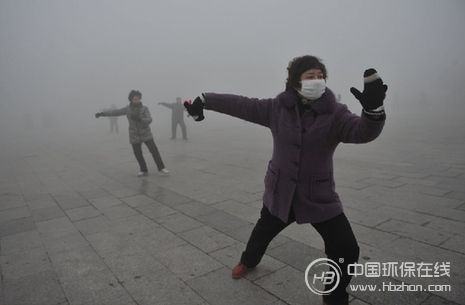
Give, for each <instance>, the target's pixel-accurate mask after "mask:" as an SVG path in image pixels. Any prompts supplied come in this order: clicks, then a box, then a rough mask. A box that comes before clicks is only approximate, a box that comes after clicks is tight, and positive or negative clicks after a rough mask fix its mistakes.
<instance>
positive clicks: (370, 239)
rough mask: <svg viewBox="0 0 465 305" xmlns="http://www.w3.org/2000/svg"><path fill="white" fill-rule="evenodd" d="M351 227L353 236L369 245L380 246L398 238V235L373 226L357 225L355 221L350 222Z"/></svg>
mask: <svg viewBox="0 0 465 305" xmlns="http://www.w3.org/2000/svg"><path fill="white" fill-rule="evenodd" d="M351 227H352V230H353V231H354V234H355V238H356V239H357V241H358V242H359V243H365V244H368V245H371V246H382V245H384V244H386V243H389V242H391V241H393V240H395V239H398V238H399V236H398V235H395V234H392V233H388V232H382V231H379V230H376V229H373V228H368V227H365V226H361V225H358V224H356V223H352V224H351Z"/></svg>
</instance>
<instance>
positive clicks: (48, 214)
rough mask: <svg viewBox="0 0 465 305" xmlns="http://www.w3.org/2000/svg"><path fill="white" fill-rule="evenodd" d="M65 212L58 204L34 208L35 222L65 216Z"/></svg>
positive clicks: (33, 216)
mask: <svg viewBox="0 0 465 305" xmlns="http://www.w3.org/2000/svg"><path fill="white" fill-rule="evenodd" d="M64 216H65V214H64V213H63V211H62V210H61V209H60V208H59V207H58V206H52V207H48V208H40V209H34V210H32V218H34V221H35V222H40V221H46V220H50V219H55V218H60V217H64Z"/></svg>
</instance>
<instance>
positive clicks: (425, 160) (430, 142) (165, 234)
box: [0, 117, 465, 305]
mask: <svg viewBox="0 0 465 305" xmlns="http://www.w3.org/2000/svg"><path fill="white" fill-rule="evenodd" d="M219 122H221V125H220V124H219ZM188 124H189V127H190V130H189V136H190V139H189V141H187V142H184V141H182V140H176V141H171V140H169V135H168V133H169V132H168V128H166V127H165V126H156V125H155V126H154V129H155V130H156V132H155V134H156V143H157V145H158V146H159V149H160V151H161V153H162V157H163V159H164V161H165V163H166V164H167V167H168V168H169V169H170V170H171V172H172V173H171V175H170V176H169V177H160V176H158V175H157V174H156V173H155V165H154V164H153V160H151V158H150V156H149V155H148V154H147V151H145V157H146V159H147V163H148V164H150V167H149V168H150V169H151V170H152V171H151V173H150V175H149V176H148V177H144V178H137V177H136V176H135V174H136V172H137V165H136V162H135V159H134V156H133V155H132V151H131V148H130V146H129V144H128V141H127V134H125V132H124V127H122V128H121V129H123V132H122V133H121V134H120V135H108V134H106V133H105V131H104V130H103V127H101V130H97V131H92V132H85V131H75V132H73V133H69V134H66V137H64V136H63V133H60V132H59V131H53V132H52V131H49V132H47V133H46V135H47V136H45V137H44V132H40V135H41V136H40V137H39V136H37V135H36V134H34V132H33V131H30V132H29V133H28V134H25V135H24V136H21V137H8V136H5V131H3V133H4V136H3V139H2V150H1V155H0V158H1V159H0V161H1V163H0V164H1V167H0V238H1V239H0V247H1V248H0V251H1V252H0V266H1V294H0V304H2V305H16V304H28V305H32V304H47V305H54V304H56V305H58V304H60V305H65V304H70V305H77V304H86V305H89V304H96V305H97V304H98V305H104V304H108V305H110V304H111V305H119V304H121V305H130V304H131V305H134V304H140V305H145V304H163V305H167V304H189V305H191V304H204V305H206V304H211V305H216V304H266V305H278V304H320V303H321V299H320V297H319V296H317V295H314V294H313V293H312V292H310V290H309V289H308V288H307V287H306V285H305V282H304V271H305V269H306V267H307V265H308V264H309V263H310V262H311V261H312V260H314V259H316V258H320V257H325V256H324V252H323V242H322V240H321V238H320V236H319V235H318V234H317V233H316V232H315V230H314V229H313V228H312V227H311V226H310V225H296V224H294V225H292V226H290V227H289V228H287V229H286V230H285V231H283V232H282V233H281V234H280V235H279V236H278V237H277V238H276V239H275V240H274V241H273V242H272V244H271V245H270V247H269V249H268V251H267V255H266V256H265V258H264V260H263V261H262V263H261V264H260V265H259V266H258V267H257V268H256V269H255V270H254V271H253V272H252V273H250V274H249V275H248V276H247V278H245V279H242V280H232V279H231V277H230V270H231V268H232V267H233V266H234V264H235V263H237V261H238V259H239V256H240V253H241V251H242V250H243V249H244V246H245V243H246V241H247V239H248V236H249V234H250V232H251V230H252V228H253V224H254V223H255V221H256V219H257V218H258V215H259V210H260V207H261V195H262V191H263V177H264V173H265V168H266V164H267V161H268V159H269V158H270V156H271V138H270V136H269V132H268V131H267V130H266V129H263V128H261V127H258V126H253V125H251V124H248V123H243V122H241V121H237V120H230V119H227V118H224V117H212V118H211V121H210V122H207V121H206V122H205V123H202V124H199V125H194V123H193V122H188ZM102 126H103V124H102ZM218 126H221V127H220V128H218ZM105 127H106V125H105ZM461 127H463V126H461ZM401 130H402V129H401V128H400V127H398V126H397V127H396V126H395V125H394V124H393V125H387V126H386V130H385V133H384V134H383V135H382V136H381V137H380V138H379V139H378V140H376V141H375V142H373V143H370V144H367V145H342V146H340V147H339V150H338V152H337V154H336V156H335V174H336V184H337V190H338V192H339V194H340V197H341V198H342V200H343V204H344V208H345V212H346V214H347V216H348V218H349V220H350V221H351V224H352V226H353V229H354V231H355V234H356V236H357V238H358V241H359V244H360V247H361V260H360V262H361V263H364V262H388V261H396V262H429V263H435V262H444V261H446V262H450V263H451V274H450V277H445V278H444V277H443V278H405V277H399V276H397V277H396V276H394V277H390V278H382V279H380V278H371V279H367V278H359V277H357V278H355V279H354V280H353V283H360V284H366V283H368V282H369V283H375V284H381V281H382V280H384V281H388V280H389V281H390V282H393V283H400V282H401V281H403V282H406V283H412V284H425V285H428V284H450V285H451V286H452V291H451V292H437V291H435V292H431V291H429V292H425V291H419V292H411V291H410V292H406V291H404V292H386V291H384V292H381V291H376V292H360V291H350V294H351V304H353V305H366V304H373V305H374V304H411V305H417V304H423V305H432V304H465V238H464V236H465V138H464V137H463V129H461V130H462V131H459V132H458V134H457V135H455V136H454V135H450V134H449V135H448V136H447V137H442V136H441V134H440V133H439V134H436V135H433V134H431V133H429V130H428V129H425V128H417V129H415V128H413V129H409V130H410V133H409V134H406V133H403V132H399V131H401ZM38 133H39V132H38ZM368 280H369V281H368Z"/></svg>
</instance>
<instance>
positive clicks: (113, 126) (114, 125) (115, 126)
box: [108, 104, 119, 134]
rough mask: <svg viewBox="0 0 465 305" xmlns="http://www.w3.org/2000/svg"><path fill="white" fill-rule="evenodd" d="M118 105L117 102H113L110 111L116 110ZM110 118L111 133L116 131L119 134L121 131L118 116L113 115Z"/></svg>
mask: <svg viewBox="0 0 465 305" xmlns="http://www.w3.org/2000/svg"><path fill="white" fill-rule="evenodd" d="M116 109H117V108H116V105H115V104H111V106H110V108H109V109H108V111H114V110H116ZM108 119H109V120H110V133H113V132H114V133H116V134H118V133H119V129H118V117H116V116H111V117H108Z"/></svg>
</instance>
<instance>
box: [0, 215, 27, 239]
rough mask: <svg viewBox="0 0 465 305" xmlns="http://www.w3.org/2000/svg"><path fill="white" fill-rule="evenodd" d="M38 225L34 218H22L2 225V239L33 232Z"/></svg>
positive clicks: (0, 227)
mask: <svg viewBox="0 0 465 305" xmlns="http://www.w3.org/2000/svg"><path fill="white" fill-rule="evenodd" d="M35 229H36V225H35V223H34V220H33V219H32V217H26V218H20V219H15V220H10V221H7V222H4V223H0V237H4V236H8V235H12V234H17V233H21V232H27V231H33V230H35Z"/></svg>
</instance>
